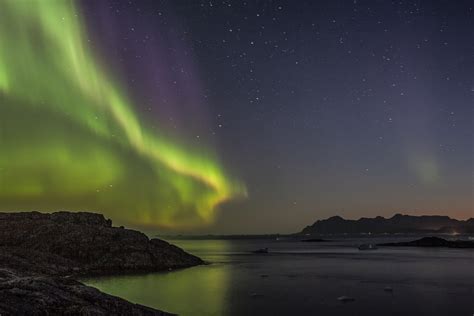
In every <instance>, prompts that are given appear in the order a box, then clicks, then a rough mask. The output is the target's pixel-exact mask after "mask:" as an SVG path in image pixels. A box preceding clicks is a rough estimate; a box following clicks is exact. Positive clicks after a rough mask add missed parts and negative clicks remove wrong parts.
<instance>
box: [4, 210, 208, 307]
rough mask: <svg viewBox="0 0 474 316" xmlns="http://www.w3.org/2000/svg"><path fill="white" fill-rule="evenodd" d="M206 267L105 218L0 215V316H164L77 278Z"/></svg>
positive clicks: (157, 241)
mask: <svg viewBox="0 0 474 316" xmlns="http://www.w3.org/2000/svg"><path fill="white" fill-rule="evenodd" d="M202 263H203V261H202V260H201V259H199V258H198V257H195V256H193V255H190V254H188V253H186V252H184V251H183V250H182V249H180V248H178V247H176V246H173V245H170V244H169V243H167V242H165V241H162V240H159V239H151V240H150V239H148V237H147V236H146V235H144V234H142V233H140V232H138V231H134V230H129V229H124V228H118V227H112V222H111V221H110V220H107V219H105V218H104V216H103V215H100V214H93V213H70V212H57V213H52V214H43V213H39V212H28V213H0V315H10V314H14V315H56V314H70V315H110V314H114V315H164V313H163V312H160V311H157V310H154V309H151V308H147V307H144V306H140V305H136V304H132V303H129V302H127V301H125V300H122V299H119V298H117V297H114V296H111V295H107V294H104V293H101V292H100V291H98V290H96V289H94V288H91V287H88V286H85V285H84V284H82V283H80V282H78V281H74V280H73V279H72V278H71V277H75V276H80V275H105V274H123V273H131V272H146V271H161V270H169V269H176V268H185V267H191V266H195V265H199V264H202Z"/></svg>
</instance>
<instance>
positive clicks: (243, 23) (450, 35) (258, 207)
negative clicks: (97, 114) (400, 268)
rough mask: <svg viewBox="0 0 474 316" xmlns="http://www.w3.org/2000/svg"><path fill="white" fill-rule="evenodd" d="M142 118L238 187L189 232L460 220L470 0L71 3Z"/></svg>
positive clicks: (469, 208)
mask: <svg viewBox="0 0 474 316" xmlns="http://www.w3.org/2000/svg"><path fill="white" fill-rule="evenodd" d="M81 8H82V11H83V13H84V15H85V17H86V21H87V26H88V28H89V33H90V34H91V38H90V42H91V45H92V46H93V47H95V48H97V50H98V51H100V54H101V57H102V59H103V60H104V62H105V63H107V64H108V66H109V67H110V68H111V69H114V71H115V72H117V73H119V74H120V75H121V76H122V77H123V78H125V82H126V86H127V87H128V89H129V93H130V94H131V95H133V96H134V98H135V99H136V100H138V102H137V104H138V105H139V107H140V108H139V111H140V112H141V113H142V114H143V115H144V116H145V117H146V119H147V120H150V121H151V122H152V124H158V125H160V126H161V127H162V129H164V130H166V131H167V133H169V136H170V137H179V138H184V139H186V140H187V141H189V142H196V144H198V145H199V144H202V145H203V146H210V147H213V148H215V150H216V151H217V152H218V153H219V155H220V157H221V159H222V161H223V163H224V165H225V166H226V167H227V169H229V170H231V171H232V173H233V174H234V175H235V176H236V177H238V178H240V179H241V180H243V181H244V183H245V184H246V186H247V189H248V193H249V196H248V198H247V199H246V200H240V201H234V202H231V203H228V204H226V205H223V206H222V208H221V211H220V212H219V215H218V216H217V219H216V222H215V224H213V225H212V226H210V227H205V228H201V229H199V230H196V231H195V232H197V233H208V232H210V233H273V232H281V233H286V232H294V231H298V230H300V229H301V228H303V227H304V226H306V225H308V224H311V223H312V222H314V221H315V220H316V219H320V218H325V217H329V216H333V215H336V214H338V215H341V216H343V217H348V218H359V217H362V216H366V217H369V216H376V215H382V216H388V217H389V216H392V215H393V214H394V213H397V212H401V213H409V214H442V215H449V216H452V217H457V218H467V217H472V216H473V215H474V214H473V213H474V200H473V192H474V190H473V171H474V168H473V164H474V148H473V140H474V131H473V130H474V128H473V120H474V115H473V114H474V113H473V104H474V102H473V101H474V2H473V1H361V0H354V1H335V0H331V1H295V0H293V1H270V0H269V1H179V0H172V1H171V0H170V1H155V0H153V1H90V0H89V1H83V3H82V6H81Z"/></svg>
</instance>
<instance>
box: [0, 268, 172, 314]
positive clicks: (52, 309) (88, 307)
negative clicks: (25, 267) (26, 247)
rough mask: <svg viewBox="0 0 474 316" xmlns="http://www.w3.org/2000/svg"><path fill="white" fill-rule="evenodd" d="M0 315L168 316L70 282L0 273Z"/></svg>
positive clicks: (6, 271)
mask: <svg viewBox="0 0 474 316" xmlns="http://www.w3.org/2000/svg"><path fill="white" fill-rule="evenodd" d="M0 314H1V315H170V314H167V313H165V312H161V311H159V310H155V309H152V308H148V307H146V306H142V305H138V304H132V303H130V302H127V301H126V300H123V299H121V298H118V297H115V296H111V295H108V294H105V293H102V292H100V291H99V290H97V289H95V288H93V287H90V286H85V285H84V284H82V283H80V282H78V281H75V280H73V279H69V278H64V277H51V276H39V275H37V276H24V275H17V274H15V272H12V271H9V270H0Z"/></svg>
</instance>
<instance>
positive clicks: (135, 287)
mask: <svg viewBox="0 0 474 316" xmlns="http://www.w3.org/2000/svg"><path fill="white" fill-rule="evenodd" d="M183 244H184V246H186V242H183ZM183 244H181V246H183ZM193 246H194V247H193ZM196 247H197V248H199V249H196ZM187 248H190V249H187V250H188V251H190V252H194V253H196V252H197V253H199V254H200V255H201V257H205V259H206V260H209V259H210V258H214V256H215V255H216V254H218V253H221V254H222V253H227V252H231V251H232V245H231V244H230V243H229V242H228V241H221V240H218V241H213V242H207V243H203V244H199V243H197V244H196V243H193V244H192V245H188V247H187ZM203 254H204V256H202V255H203ZM230 275H231V274H230V266H229V265H227V264H225V263H222V262H221V263H212V264H209V265H205V266H199V267H193V268H189V269H183V270H179V271H172V272H166V273H152V274H146V275H131V276H118V277H117V276H115V277H101V278H95V279H88V280H84V281H85V283H87V284H88V285H91V286H93V287H96V288H98V289H99V290H101V291H103V292H106V293H109V294H111V295H115V296H119V297H123V298H125V299H127V300H129V301H131V302H134V303H138V304H142V305H146V306H150V307H154V308H157V309H160V310H164V311H169V312H172V313H177V314H179V315H226V314H228V306H226V305H225V303H226V302H228V301H229V295H230V293H229V284H230V283H231V282H230Z"/></svg>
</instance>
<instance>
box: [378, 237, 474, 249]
mask: <svg viewBox="0 0 474 316" xmlns="http://www.w3.org/2000/svg"><path fill="white" fill-rule="evenodd" d="M378 246H390V247H445V248H474V242H473V241H469V240H446V239H443V238H439V237H424V238H421V239H417V240H413V241H408V242H393V243H384V244H378Z"/></svg>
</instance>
